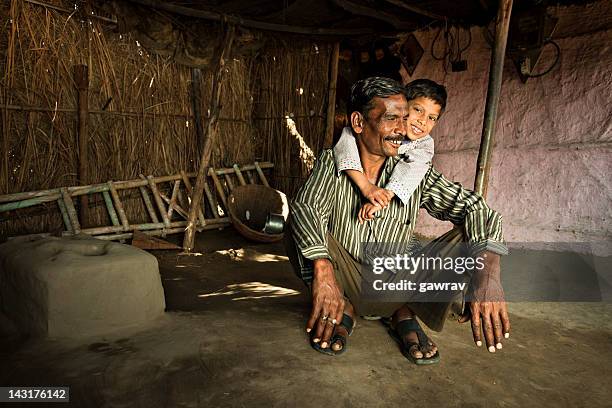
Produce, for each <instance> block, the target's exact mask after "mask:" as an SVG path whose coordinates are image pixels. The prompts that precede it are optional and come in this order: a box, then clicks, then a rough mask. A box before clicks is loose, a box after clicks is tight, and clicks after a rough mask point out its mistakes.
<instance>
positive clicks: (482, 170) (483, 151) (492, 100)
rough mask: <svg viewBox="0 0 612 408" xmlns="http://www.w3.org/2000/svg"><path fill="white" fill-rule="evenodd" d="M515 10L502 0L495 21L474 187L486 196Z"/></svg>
mask: <svg viewBox="0 0 612 408" xmlns="http://www.w3.org/2000/svg"><path fill="white" fill-rule="evenodd" d="M511 13H512V0H500V1H499V7H498V9H497V19H496V23H495V43H494V44H493V48H492V49H491V65H490V68H489V86H488V89H487V102H486V106H485V113H484V121H483V122H484V123H483V126H482V136H481V140H480V151H479V152H478V164H477V166H476V178H475V180H474V191H476V192H477V193H478V194H480V195H481V196H482V197H486V196H487V187H488V183H489V172H490V170H491V151H492V150H493V136H494V133H495V123H496V121H497V108H498V106H499V97H500V94H501V85H502V75H503V72H504V57H505V55H506V43H507V42H508V28H509V26H510V14H511Z"/></svg>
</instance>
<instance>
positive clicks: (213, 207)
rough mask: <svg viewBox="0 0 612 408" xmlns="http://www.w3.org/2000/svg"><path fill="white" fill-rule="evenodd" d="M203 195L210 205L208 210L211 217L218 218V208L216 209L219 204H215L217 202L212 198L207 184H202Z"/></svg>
mask: <svg viewBox="0 0 612 408" xmlns="http://www.w3.org/2000/svg"><path fill="white" fill-rule="evenodd" d="M204 193H205V194H206V198H207V199H208V203H209V204H210V210H211V212H212V215H213V217H215V218H219V208H217V207H218V205H219V204H218V203H217V200H216V199H215V197H214V196H213V194H212V192H211V191H210V187H208V182H206V184H204Z"/></svg>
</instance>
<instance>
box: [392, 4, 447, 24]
mask: <svg viewBox="0 0 612 408" xmlns="http://www.w3.org/2000/svg"><path fill="white" fill-rule="evenodd" d="M385 1H386V2H387V3H390V4H393V5H394V6H397V7H401V8H403V9H405V10H408V11H410V12H412V13H415V14H419V15H421V16H423V17H429V18H433V19H434V20H444V19H446V17H445V16H443V15H441V14H436V13H432V12H431V11H428V10H425V9H424V8H421V7H418V6H413V5H412V4H406V3H405V2H404V1H403V0H385Z"/></svg>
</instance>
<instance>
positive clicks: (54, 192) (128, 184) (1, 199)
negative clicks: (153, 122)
mask: <svg viewBox="0 0 612 408" xmlns="http://www.w3.org/2000/svg"><path fill="white" fill-rule="evenodd" d="M258 166H259V168H260V170H261V169H271V168H273V167H274V164H273V163H270V162H264V163H258ZM242 170H255V165H254V164H247V165H244V166H242ZM214 173H215V175H223V174H226V173H228V174H232V173H234V169H233V168H224V169H216V170H214ZM262 174H263V173H262ZM186 175H187V177H195V176H196V173H186ZM209 175H211V177H212V174H211V173H210V172H209ZM142 177H144V179H140V180H139V179H135V180H126V181H115V182H114V183H113V184H114V186H115V189H116V190H125V189H129V188H135V187H144V186H148V185H149V181H148V178H147V177H145V176H142ZM150 177H151V178H152V180H153V181H154V182H155V183H164V182H167V181H175V180H180V179H181V178H182V176H181V175H180V174H175V175H170V176H161V177H153V176H150ZM66 188H67V189H68V192H69V193H70V196H71V197H76V196H79V195H83V194H93V193H102V192H103V191H109V190H108V183H100V184H91V185H87V186H72V187H66ZM60 196H61V188H53V189H48V190H39V191H26V192H21V193H12V194H4V195H1V196H0V203H10V205H11V207H10V208H8V207H7V208H5V207H3V206H1V205H0V212H2V211H9V210H14V209H18V208H24V207H28V206H29V205H25V206H23V205H20V203H15V202H16V201H23V200H28V199H30V198H37V197H44V199H43V200H41V201H37V202H36V203H35V204H40V203H43V202H48V201H53V200H55V199H56V198H58V197H60ZM35 204H33V205H35Z"/></svg>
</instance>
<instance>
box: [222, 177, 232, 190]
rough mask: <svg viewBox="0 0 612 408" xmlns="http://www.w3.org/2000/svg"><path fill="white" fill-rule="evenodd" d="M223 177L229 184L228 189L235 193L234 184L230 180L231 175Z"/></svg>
mask: <svg viewBox="0 0 612 408" xmlns="http://www.w3.org/2000/svg"><path fill="white" fill-rule="evenodd" d="M223 177H225V182H226V183H227V187H228V188H229V191H230V193H231V192H232V191H234V182H233V181H232V179H231V178H230V176H229V174H224V175H223Z"/></svg>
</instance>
